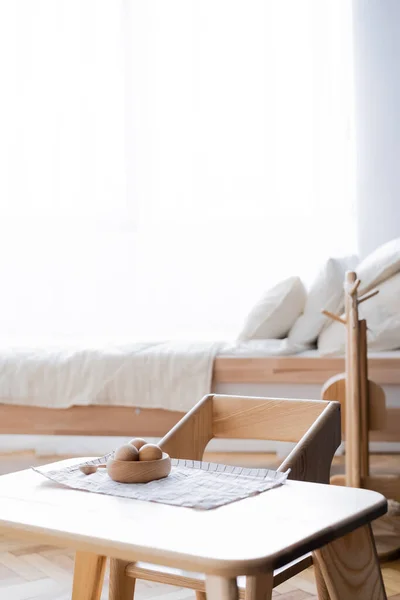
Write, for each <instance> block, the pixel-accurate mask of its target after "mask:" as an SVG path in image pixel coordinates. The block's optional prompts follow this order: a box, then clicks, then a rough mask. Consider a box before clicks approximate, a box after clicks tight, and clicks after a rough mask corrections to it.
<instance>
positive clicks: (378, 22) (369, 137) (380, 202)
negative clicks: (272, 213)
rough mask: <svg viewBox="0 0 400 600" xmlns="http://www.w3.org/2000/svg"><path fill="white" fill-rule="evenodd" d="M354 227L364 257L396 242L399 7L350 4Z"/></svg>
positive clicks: (378, 1) (375, 0)
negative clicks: (392, 241) (354, 134)
mask: <svg viewBox="0 0 400 600" xmlns="http://www.w3.org/2000/svg"><path fill="white" fill-rule="evenodd" d="M353 26H354V52H355V56H354V68H355V125H356V152H357V213H358V214H357V227H358V244H359V253H360V255H361V256H365V255H366V254H367V253H369V252H370V251H371V250H373V249H374V248H376V247H377V246H378V245H380V244H382V243H383V242H385V241H388V240H390V239H392V238H394V237H398V236H400V1H399V0H353Z"/></svg>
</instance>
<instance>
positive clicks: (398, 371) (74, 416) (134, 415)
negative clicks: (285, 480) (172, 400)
mask: <svg viewBox="0 0 400 600" xmlns="http://www.w3.org/2000/svg"><path fill="white" fill-rule="evenodd" d="M368 364H369V374H370V378H371V379H373V380H374V381H375V382H376V383H379V384H380V385H399V386H400V353H399V357H393V358H379V357H373V358H370V359H369V361H368ZM343 371H344V358H325V357H308V358H307V357H298V358H296V357H268V358H230V357H227V358H224V357H221V358H216V359H215V362H214V372H213V386H214V387H215V385H216V384H220V383H249V384H251V383H253V384H255V383H257V384H274V383H291V384H320V385H321V387H322V384H323V383H324V382H325V381H326V380H327V379H329V378H330V377H332V376H333V375H336V374H337V373H341V372H343ZM399 395H400V390H399ZM195 400H197V399H196V398H194V401H195ZM0 402H1V404H0V434H30V435H85V436H118V435H119V436H130V435H133V434H138V435H142V436H148V437H162V436H163V435H165V433H166V432H167V431H169V430H170V429H171V427H173V425H175V423H177V422H178V421H179V419H180V418H181V417H182V416H183V413H181V412H174V411H167V410H162V409H144V408H135V407H132V408H131V407H125V406H93V405H92V406H74V407H71V408H67V409H54V408H40V407H29V406H17V405H15V404H8V403H7V399H5V398H4V399H1V400H0ZM370 438H371V440H372V441H386V442H400V407H399V408H389V409H388V411H387V427H386V429H385V430H384V431H375V432H371V436H370Z"/></svg>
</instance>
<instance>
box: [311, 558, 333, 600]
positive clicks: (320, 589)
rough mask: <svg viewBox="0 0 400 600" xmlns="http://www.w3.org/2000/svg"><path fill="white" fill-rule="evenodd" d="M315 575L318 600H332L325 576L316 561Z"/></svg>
mask: <svg viewBox="0 0 400 600" xmlns="http://www.w3.org/2000/svg"><path fill="white" fill-rule="evenodd" d="M314 575H315V585H316V586H317V596H318V600H331V599H330V597H329V592H328V590H327V588H326V583H325V580H324V576H323V575H322V573H321V569H320V568H319V565H318V563H317V562H316V561H314Z"/></svg>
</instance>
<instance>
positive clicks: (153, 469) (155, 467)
mask: <svg viewBox="0 0 400 600" xmlns="http://www.w3.org/2000/svg"><path fill="white" fill-rule="evenodd" d="M170 472H171V459H170V457H169V455H168V454H166V453H165V452H163V453H162V457H161V458H160V459H158V460H134V461H132V460H116V459H115V458H109V459H108V461H107V473H108V475H109V476H110V477H111V479H112V480H113V481H117V482H118V483H148V482H149V481H155V480H156V479H163V478H164V477H168V475H169V474H170Z"/></svg>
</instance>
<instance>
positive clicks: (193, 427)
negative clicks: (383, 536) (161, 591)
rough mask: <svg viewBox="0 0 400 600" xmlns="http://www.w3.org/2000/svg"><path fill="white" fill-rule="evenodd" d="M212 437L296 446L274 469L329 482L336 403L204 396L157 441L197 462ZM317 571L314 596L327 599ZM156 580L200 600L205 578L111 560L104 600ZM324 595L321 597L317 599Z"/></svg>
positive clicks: (127, 595) (125, 598)
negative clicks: (188, 591)
mask: <svg viewBox="0 0 400 600" xmlns="http://www.w3.org/2000/svg"><path fill="white" fill-rule="evenodd" d="M213 438H230V439H259V440H274V441H284V442H297V444H296V446H295V448H294V449H293V451H292V452H291V453H290V455H289V456H288V457H287V458H286V459H285V460H284V461H283V463H282V464H281V465H280V467H279V469H278V470H279V471H286V470H287V469H291V472H290V475H289V477H290V478H291V479H297V480H301V481H310V482H317V483H329V476H330V468H331V462H332V458H333V456H334V453H335V451H336V449H337V448H338V446H339V444H340V442H341V431H340V404H339V403H338V402H324V401H321V400H286V399H275V398H255V397H243V396H224V395H209V396H205V397H204V398H203V399H202V400H201V401H200V402H199V403H198V404H196V406H194V407H193V409H192V410H191V411H190V412H188V413H187V414H186V415H185V416H184V417H183V418H182V419H181V420H180V421H179V422H178V423H177V424H176V425H175V427H173V428H172V429H171V431H169V432H168V433H167V434H166V435H165V436H164V437H163V438H162V440H161V442H160V444H159V445H160V446H161V447H162V448H163V450H164V451H165V452H168V454H169V455H170V456H172V457H174V458H186V459H192V460H202V458H203V453H204V450H205V448H206V446H207V444H208V442H209V441H210V440H211V439H213ZM312 562H313V561H312V556H311V554H308V555H306V556H304V557H302V558H300V559H298V560H296V561H294V562H292V563H290V564H288V565H285V566H284V567H282V568H280V569H277V570H276V571H275V572H274V587H275V586H277V585H279V584H281V583H283V582H284V581H286V580H287V579H289V578H290V577H293V576H294V575H296V574H297V573H299V572H300V571H303V570H304V569H306V568H307V567H309V566H310V565H311V564H312ZM318 575H320V574H318V573H317V586H318V588H319V592H320V597H321V598H328V596H327V593H326V589H325V586H324V583H323V581H322V578H321V577H320V576H318ZM136 579H144V580H147V581H156V582H160V583H166V584H170V585H176V586H180V587H186V588H190V589H193V590H195V592H196V598H197V600H205V598H206V594H205V578H204V577H202V576H201V575H199V574H195V573H188V572H185V571H181V570H178V569H170V568H163V567H159V566H155V565H150V564H146V563H128V562H125V561H121V560H116V559H112V560H111V568H110V600H132V598H133V595H134V589H135V580H136ZM252 580H253V578H252V577H247V578H244V577H243V578H239V586H240V596H239V597H240V598H246V599H250V598H252V597H253V595H252V585H253V581H252ZM322 594H325V595H322Z"/></svg>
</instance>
